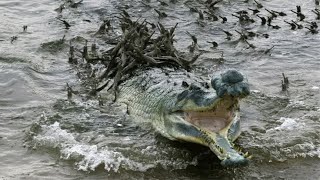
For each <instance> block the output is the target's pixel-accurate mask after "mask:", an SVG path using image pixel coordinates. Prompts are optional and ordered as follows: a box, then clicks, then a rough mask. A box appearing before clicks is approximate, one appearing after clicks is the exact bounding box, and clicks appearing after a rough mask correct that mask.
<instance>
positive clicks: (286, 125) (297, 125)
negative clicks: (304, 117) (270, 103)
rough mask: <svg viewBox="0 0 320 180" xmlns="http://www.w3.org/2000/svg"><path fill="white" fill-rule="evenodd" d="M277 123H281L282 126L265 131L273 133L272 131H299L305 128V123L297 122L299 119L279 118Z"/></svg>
mask: <svg viewBox="0 0 320 180" xmlns="http://www.w3.org/2000/svg"><path fill="white" fill-rule="evenodd" d="M278 121H279V122H281V123H282V124H281V125H280V126H278V127H275V128H272V129H269V130H267V131H274V130H288V131H291V130H294V129H301V128H303V127H304V126H305V123H303V122H299V121H300V119H298V118H297V119H293V118H285V117H281V118H280V119H279V120H278Z"/></svg>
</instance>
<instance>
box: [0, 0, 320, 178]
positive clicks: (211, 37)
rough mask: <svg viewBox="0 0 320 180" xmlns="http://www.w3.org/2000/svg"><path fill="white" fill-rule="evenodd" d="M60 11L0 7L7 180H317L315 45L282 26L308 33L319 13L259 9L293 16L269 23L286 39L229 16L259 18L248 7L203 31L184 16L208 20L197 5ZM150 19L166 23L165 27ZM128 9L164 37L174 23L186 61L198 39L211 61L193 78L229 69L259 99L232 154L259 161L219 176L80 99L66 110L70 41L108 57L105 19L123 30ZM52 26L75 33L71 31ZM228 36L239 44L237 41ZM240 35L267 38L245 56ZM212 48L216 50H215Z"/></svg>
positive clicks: (214, 166) (33, 5) (89, 2)
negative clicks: (300, 16) (121, 17)
mask: <svg viewBox="0 0 320 180" xmlns="http://www.w3.org/2000/svg"><path fill="white" fill-rule="evenodd" d="M64 2H65V1H63V0H54V1H50V0H41V1H40V0H32V1H23V0H1V2H0V10H1V12H2V13H1V14H0V20H1V26H0V67H1V68H0V71H1V76H0V124H1V125H0V150H1V153H0V166H1V169H0V179H319V177H320V173H319V169H320V130H319V129H320V120H319V117H320V105H319V102H320V101H319V100H320V89H319V87H320V80H319V77H320V70H319V67H320V60H319V57H320V51H319V48H320V39H319V34H311V33H310V32H308V30H307V29H306V28H303V29H299V30H294V31H293V30H290V26H289V25H287V24H285V23H284V21H283V20H287V21H291V20H297V18H296V15H295V14H294V13H292V12H290V10H295V9H296V5H301V7H302V12H303V13H304V14H305V16H306V19H305V20H304V22H298V23H301V24H303V25H304V26H307V27H308V24H307V21H308V22H309V21H316V22H319V20H316V19H315V17H316V15H315V14H313V13H312V12H311V10H313V9H314V8H318V7H317V6H316V5H315V3H314V1H298V0H295V1H289V0H285V1H280V0H269V1H261V3H262V4H263V5H264V6H265V7H267V8H268V9H273V10H276V11H283V12H285V13H287V16H285V17H277V18H276V19H275V20H274V21H273V22H272V24H273V25H279V26H280V27H281V29H273V28H271V27H268V26H260V20H259V18H258V17H255V16H252V17H254V20H256V22H255V23H253V24H248V25H240V24H238V23H237V18H235V17H232V16H231V13H233V14H235V12H237V11H239V10H247V8H248V7H251V8H255V7H256V5H255V3H254V2H252V1H251V0H249V2H248V3H245V2H240V1H232V0H230V1H223V2H222V3H220V4H218V5H217V7H219V8H217V9H215V14H216V15H221V16H226V17H227V18H228V22H227V23H225V24H222V23H221V20H219V21H212V20H209V19H206V18H205V20H202V21H201V20H199V18H198V14H197V13H192V12H190V11H189V8H188V7H187V5H188V6H194V7H197V8H199V9H201V10H206V8H205V6H204V5H203V4H201V3H199V2H201V1H189V2H187V1H179V2H176V3H172V2H169V1H168V2H167V1H166V2H167V3H168V6H161V5H160V3H159V2H157V1H153V0H152V1H151V2H150V3H148V2H147V1H144V2H145V3H141V1H103V0H97V1H93V0H84V2H83V4H82V5H80V6H79V7H78V8H71V7H68V8H66V9H64V10H63V11H62V13H58V12H56V11H55V9H56V8H58V7H59V6H60V5H61V4H63V3H64ZM145 4H147V5H150V7H148V6H147V5H145ZM186 4H187V5H186ZM153 8H157V9H159V10H161V11H164V12H166V13H167V14H168V17H166V18H163V19H159V18H158V17H157V14H156V13H155V11H154V10H153ZM122 9H126V10H127V11H128V12H129V13H130V14H131V16H133V17H135V18H139V17H140V18H147V19H149V21H151V22H154V23H156V22H158V21H160V22H161V23H163V24H164V25H165V26H166V27H171V26H174V25H175V24H176V23H179V24H178V28H177V30H176V36H175V39H176V41H177V42H176V43H175V45H176V46H177V48H178V49H179V50H181V51H188V46H189V45H190V44H191V42H192V40H191V38H190V37H189V36H188V35H187V34H186V32H187V31H188V32H190V33H191V34H195V35H196V36H197V38H198V44H199V48H200V49H201V50H204V52H205V53H204V54H203V55H202V56H201V58H200V59H199V61H197V63H196V65H195V67H194V73H195V74H199V75H203V76H208V75H211V74H213V73H217V72H220V71H222V70H224V69H228V68H236V69H239V70H240V71H242V72H243V73H244V74H246V76H247V78H248V80H249V82H250V86H251V89H252V95H251V96H250V97H249V98H247V99H246V100H245V101H244V102H243V103H242V106H241V114H242V126H243V134H242V136H241V137H240V138H239V140H238V142H237V143H238V145H239V146H241V147H243V149H244V150H245V151H249V152H250V153H251V154H253V158H252V162H251V164H250V165H249V166H247V167H241V168H235V169H232V168H230V169H229V168H223V167H221V166H220V165H219V161H218V160H217V158H216V157H215V156H214V155H213V153H211V152H210V150H208V149H207V148H205V147H201V146H198V145H193V144H183V143H177V142H171V141H169V140H167V139H165V138H163V137H161V136H160V135H158V134H156V133H154V132H153V131H152V130H151V129H143V128H140V127H139V126H137V125H136V124H134V123H133V122H132V121H131V119H130V117H128V116H127V115H126V113H125V110H124V109H123V108H122V107H120V106H117V105H116V104H112V103H110V102H106V103H105V105H104V106H103V107H101V106H99V103H98V101H97V99H95V98H90V97H87V96H86V95H85V94H82V95H78V96H74V97H73V99H72V102H70V101H68V100H67V92H66V83H69V84H70V85H71V86H73V87H74V89H76V90H79V91H81V90H83V89H84V87H83V86H82V83H81V80H79V78H78V77H77V70H76V68H75V67H74V66H72V65H70V64H68V60H67V58H68V50H69V41H70V40H73V41H78V42H79V43H81V42H84V41H80V40H81V39H83V38H85V39H87V40H88V41H89V44H90V43H93V42H97V43H98V44H99V45H100V47H99V48H100V49H104V48H106V47H108V46H107V45H106V43H105V42H106V41H110V39H112V37H109V36H97V35H95V33H96V32H97V30H98V28H99V26H100V24H101V23H102V20H103V19H110V20H111V23H112V24H114V25H116V24H117V23H118V20H117V18H116V16H118V14H119V12H121V10H122ZM260 11H261V12H260V13H259V14H261V15H269V14H268V12H266V11H265V10H264V9H260ZM250 13H251V12H250ZM57 17H60V18H62V19H65V20H67V21H68V22H70V24H71V28H70V29H69V30H66V29H65V28H64V25H63V24H62V23H61V22H60V21H59V20H57ZM205 17H208V16H207V15H206V14H205ZM24 25H27V26H28V28H27V31H25V32H23V29H22V27H23V26H24ZM221 29H224V30H228V31H230V32H232V33H233V34H234V35H233V37H232V39H231V40H230V41H228V40H226V39H225V37H226V36H225V34H224V33H223V32H222V31H221ZM236 29H237V30H241V29H247V30H249V31H254V32H258V33H260V34H264V33H267V34H269V38H264V37H262V36H259V37H255V38H252V39H249V40H248V41H249V42H250V43H252V44H253V45H254V46H256V48H255V49H252V48H248V44H246V43H243V42H239V41H237V40H238V39H239V35H238V34H237V33H236V32H235V30H236ZM114 31H115V33H116V34H119V33H120V31H119V30H117V29H115V30H114ZM113 35H114V33H113ZM13 36H16V37H17V39H16V40H14V41H12V40H11V38H12V37H13ZM63 36H65V41H60V40H61V39H62V38H63ZM207 41H216V42H218V44H219V46H218V47H217V48H216V49H213V48H211V44H209V43H207ZM104 45H105V46H104ZM272 46H275V47H274V48H273V49H272V50H271V51H270V52H269V53H266V54H265V53H264V52H265V51H266V50H267V49H269V48H271V47H272ZM222 52H223V57H224V58H223V61H220V59H219V58H220V56H221V54H222ZM282 73H285V74H286V76H287V77H289V81H290V86H289V89H288V91H287V92H282V91H281V80H282Z"/></svg>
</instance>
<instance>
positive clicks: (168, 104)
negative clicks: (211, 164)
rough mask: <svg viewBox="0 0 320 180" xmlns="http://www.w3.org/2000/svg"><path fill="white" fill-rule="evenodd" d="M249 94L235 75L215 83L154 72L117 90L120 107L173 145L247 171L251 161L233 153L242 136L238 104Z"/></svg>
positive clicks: (222, 76) (163, 70) (130, 79)
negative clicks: (193, 146)
mask: <svg viewBox="0 0 320 180" xmlns="http://www.w3.org/2000/svg"><path fill="white" fill-rule="evenodd" d="M249 93H250V91H249V85H248V82H247V79H246V78H244V76H243V75H242V74H241V73H240V72H238V71H236V70H233V69H231V70H227V71H225V72H224V73H221V74H220V75H218V76H217V77H216V78H211V79H210V78H207V79H206V78H205V77H201V76H200V77H197V76H196V75H194V74H193V73H189V72H187V71H180V70H179V71H177V70H176V69H170V68H149V69H146V70H143V71H140V72H135V73H134V74H133V75H131V76H130V77H128V78H127V79H126V80H125V81H122V82H121V83H120V84H119V87H118V97H117V102H119V103H124V104H125V105H126V106H127V112H128V114H129V115H130V116H131V117H132V118H133V119H134V120H135V121H138V122H140V123H147V124H151V125H152V126H153V128H154V129H155V130H156V131H157V132H159V133H160V134H161V135H162V136H164V137H166V138H168V139H170V140H178V141H183V142H191V143H197V144H201V145H204V146H207V147H209V148H210V150H211V151H212V152H213V153H214V154H215V155H216V156H217V157H218V158H219V159H220V160H221V165H222V166H225V167H235V166H243V165H247V164H248V162H249V158H250V157H249V155H248V154H247V153H242V152H241V151H240V150H238V149H237V148H235V147H234V143H233V142H234V141H235V140H236V139H237V137H238V136H239V135H240V108H239V102H240V100H241V99H242V98H244V97H246V96H248V95H249Z"/></svg>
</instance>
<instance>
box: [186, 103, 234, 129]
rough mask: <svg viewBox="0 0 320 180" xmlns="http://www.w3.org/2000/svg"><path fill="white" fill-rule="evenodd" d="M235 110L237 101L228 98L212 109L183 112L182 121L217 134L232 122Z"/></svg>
mask: <svg viewBox="0 0 320 180" xmlns="http://www.w3.org/2000/svg"><path fill="white" fill-rule="evenodd" d="M237 109H238V100H237V99H232V98H228V99H224V100H221V101H219V102H218V103H217V104H216V106H214V107H213V108H212V109H208V110H204V111H190V110H189V111H185V112H184V119H185V120H186V121H188V122H189V123H191V124H193V125H195V126H197V127H199V128H201V129H206V130H208V131H211V132H215V133H218V132H220V131H221V130H223V129H225V128H226V127H228V125H229V124H230V123H231V122H232V120H233V118H234V115H235V110H237Z"/></svg>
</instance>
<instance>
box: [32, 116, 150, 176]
mask: <svg viewBox="0 0 320 180" xmlns="http://www.w3.org/2000/svg"><path fill="white" fill-rule="evenodd" d="M76 136H77V134H72V133H69V132H67V131H66V130H63V129H61V127H60V124H59V122H55V123H54V124H51V125H49V126H47V125H42V126H41V133H39V134H38V135H37V136H34V138H33V140H34V142H35V144H36V146H42V147H49V148H50V147H53V148H59V150H60V153H61V158H62V159H66V160H68V159H72V160H75V161H76V163H75V164H76V166H77V167H78V169H79V170H82V171H90V170H91V171H94V170H95V169H96V168H97V167H98V166H100V165H103V166H104V168H105V169H106V170H107V171H114V172H117V171H118V170H119V168H120V167H122V168H125V169H130V170H134V171H141V172H144V171H146V170H148V169H150V168H153V167H154V166H155V164H142V163H140V162H135V161H133V160H130V159H129V158H126V157H125V156H124V155H123V154H122V153H120V152H116V151H113V150H110V149H108V147H98V146H97V145H89V144H86V143H84V142H79V141H77V140H76V138H75V137H76Z"/></svg>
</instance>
